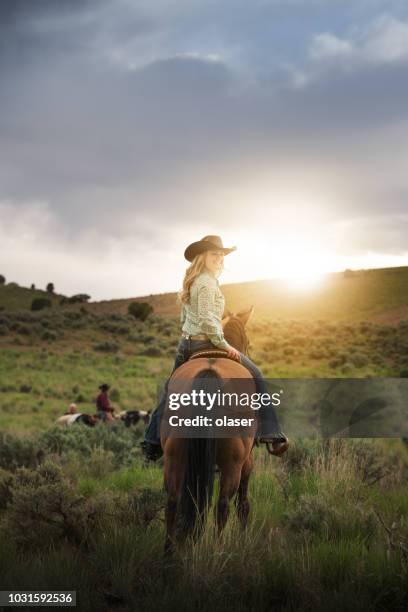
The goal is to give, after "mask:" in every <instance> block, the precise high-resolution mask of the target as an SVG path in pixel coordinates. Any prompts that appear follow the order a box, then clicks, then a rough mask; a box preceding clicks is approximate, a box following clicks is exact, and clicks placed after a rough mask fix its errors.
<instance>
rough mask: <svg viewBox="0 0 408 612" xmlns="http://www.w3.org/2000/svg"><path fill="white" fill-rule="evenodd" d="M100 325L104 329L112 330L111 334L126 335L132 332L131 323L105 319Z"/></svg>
mask: <svg viewBox="0 0 408 612" xmlns="http://www.w3.org/2000/svg"><path fill="white" fill-rule="evenodd" d="M99 327H100V328H101V329H103V330H104V331H107V332H110V333H111V334H119V335H126V334H128V333H129V332H130V327H129V325H124V324H123V323H112V322H110V321H103V322H102V323H101V324H100V326H99Z"/></svg>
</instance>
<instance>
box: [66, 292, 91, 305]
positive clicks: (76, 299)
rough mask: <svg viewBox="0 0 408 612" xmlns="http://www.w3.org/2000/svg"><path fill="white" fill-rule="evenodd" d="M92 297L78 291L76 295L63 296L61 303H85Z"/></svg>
mask: <svg viewBox="0 0 408 612" xmlns="http://www.w3.org/2000/svg"><path fill="white" fill-rule="evenodd" d="M90 299H91V296H90V295H88V294H87V293H77V294H76V295H71V297H65V296H64V297H62V298H61V299H60V304H61V305H62V304H84V303H86V302H88V301H89V300H90Z"/></svg>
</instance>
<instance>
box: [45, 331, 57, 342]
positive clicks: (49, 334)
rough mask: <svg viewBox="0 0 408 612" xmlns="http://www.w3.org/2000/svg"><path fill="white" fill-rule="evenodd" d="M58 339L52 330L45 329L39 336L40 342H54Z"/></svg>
mask: <svg viewBox="0 0 408 612" xmlns="http://www.w3.org/2000/svg"><path fill="white" fill-rule="evenodd" d="M57 338H58V334H57V333H56V332H55V331H53V330H52V329H46V330H45V331H43V333H42V334H41V340H49V341H52V340H56V339H57Z"/></svg>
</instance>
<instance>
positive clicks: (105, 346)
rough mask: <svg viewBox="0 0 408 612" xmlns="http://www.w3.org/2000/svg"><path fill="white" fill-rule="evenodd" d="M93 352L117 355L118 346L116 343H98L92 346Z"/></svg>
mask: <svg viewBox="0 0 408 612" xmlns="http://www.w3.org/2000/svg"><path fill="white" fill-rule="evenodd" d="M94 350H95V351H101V352H102V353H117V352H118V350H119V345H118V344H117V343H116V342H108V341H106V342H98V343H97V344H94Z"/></svg>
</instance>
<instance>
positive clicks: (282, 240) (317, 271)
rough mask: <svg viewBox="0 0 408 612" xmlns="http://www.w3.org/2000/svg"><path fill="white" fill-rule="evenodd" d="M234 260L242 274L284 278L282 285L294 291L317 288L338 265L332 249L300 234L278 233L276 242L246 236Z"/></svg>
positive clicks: (236, 267)
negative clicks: (323, 246) (326, 248)
mask: <svg viewBox="0 0 408 612" xmlns="http://www.w3.org/2000/svg"><path fill="white" fill-rule="evenodd" d="M231 257H232V256H231ZM231 261H232V260H231ZM226 263H227V265H228V264H229V263H230V262H229V261H227V262H226ZM233 263H234V267H235V269H236V270H239V271H240V274H241V275H242V276H249V275H250V272H252V274H251V275H253V274H254V271H255V272H256V277H258V278H271V279H281V282H282V287H287V288H290V289H291V290H295V291H312V290H314V289H317V288H318V287H319V286H321V285H322V284H323V283H324V280H325V275H326V274H327V273H329V272H332V271H333V269H335V268H336V267H337V266H336V265H335V263H336V262H335V261H334V258H333V255H332V254H331V253H329V252H328V251H326V250H325V249H324V248H322V247H321V246H319V245H318V244H316V243H315V242H312V241H308V240H305V239H302V238H301V237H300V236H299V235H296V236H293V235H292V236H288V235H286V236H279V237H278V238H275V240H274V241H273V242H272V241H271V240H270V239H266V238H264V237H261V236H259V237H258V239H257V240H256V241H255V240H254V239H253V238H252V239H248V237H244V236H243V237H242V241H240V248H239V249H238V251H237V252H236V254H234V262H233ZM242 276H241V278H242Z"/></svg>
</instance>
